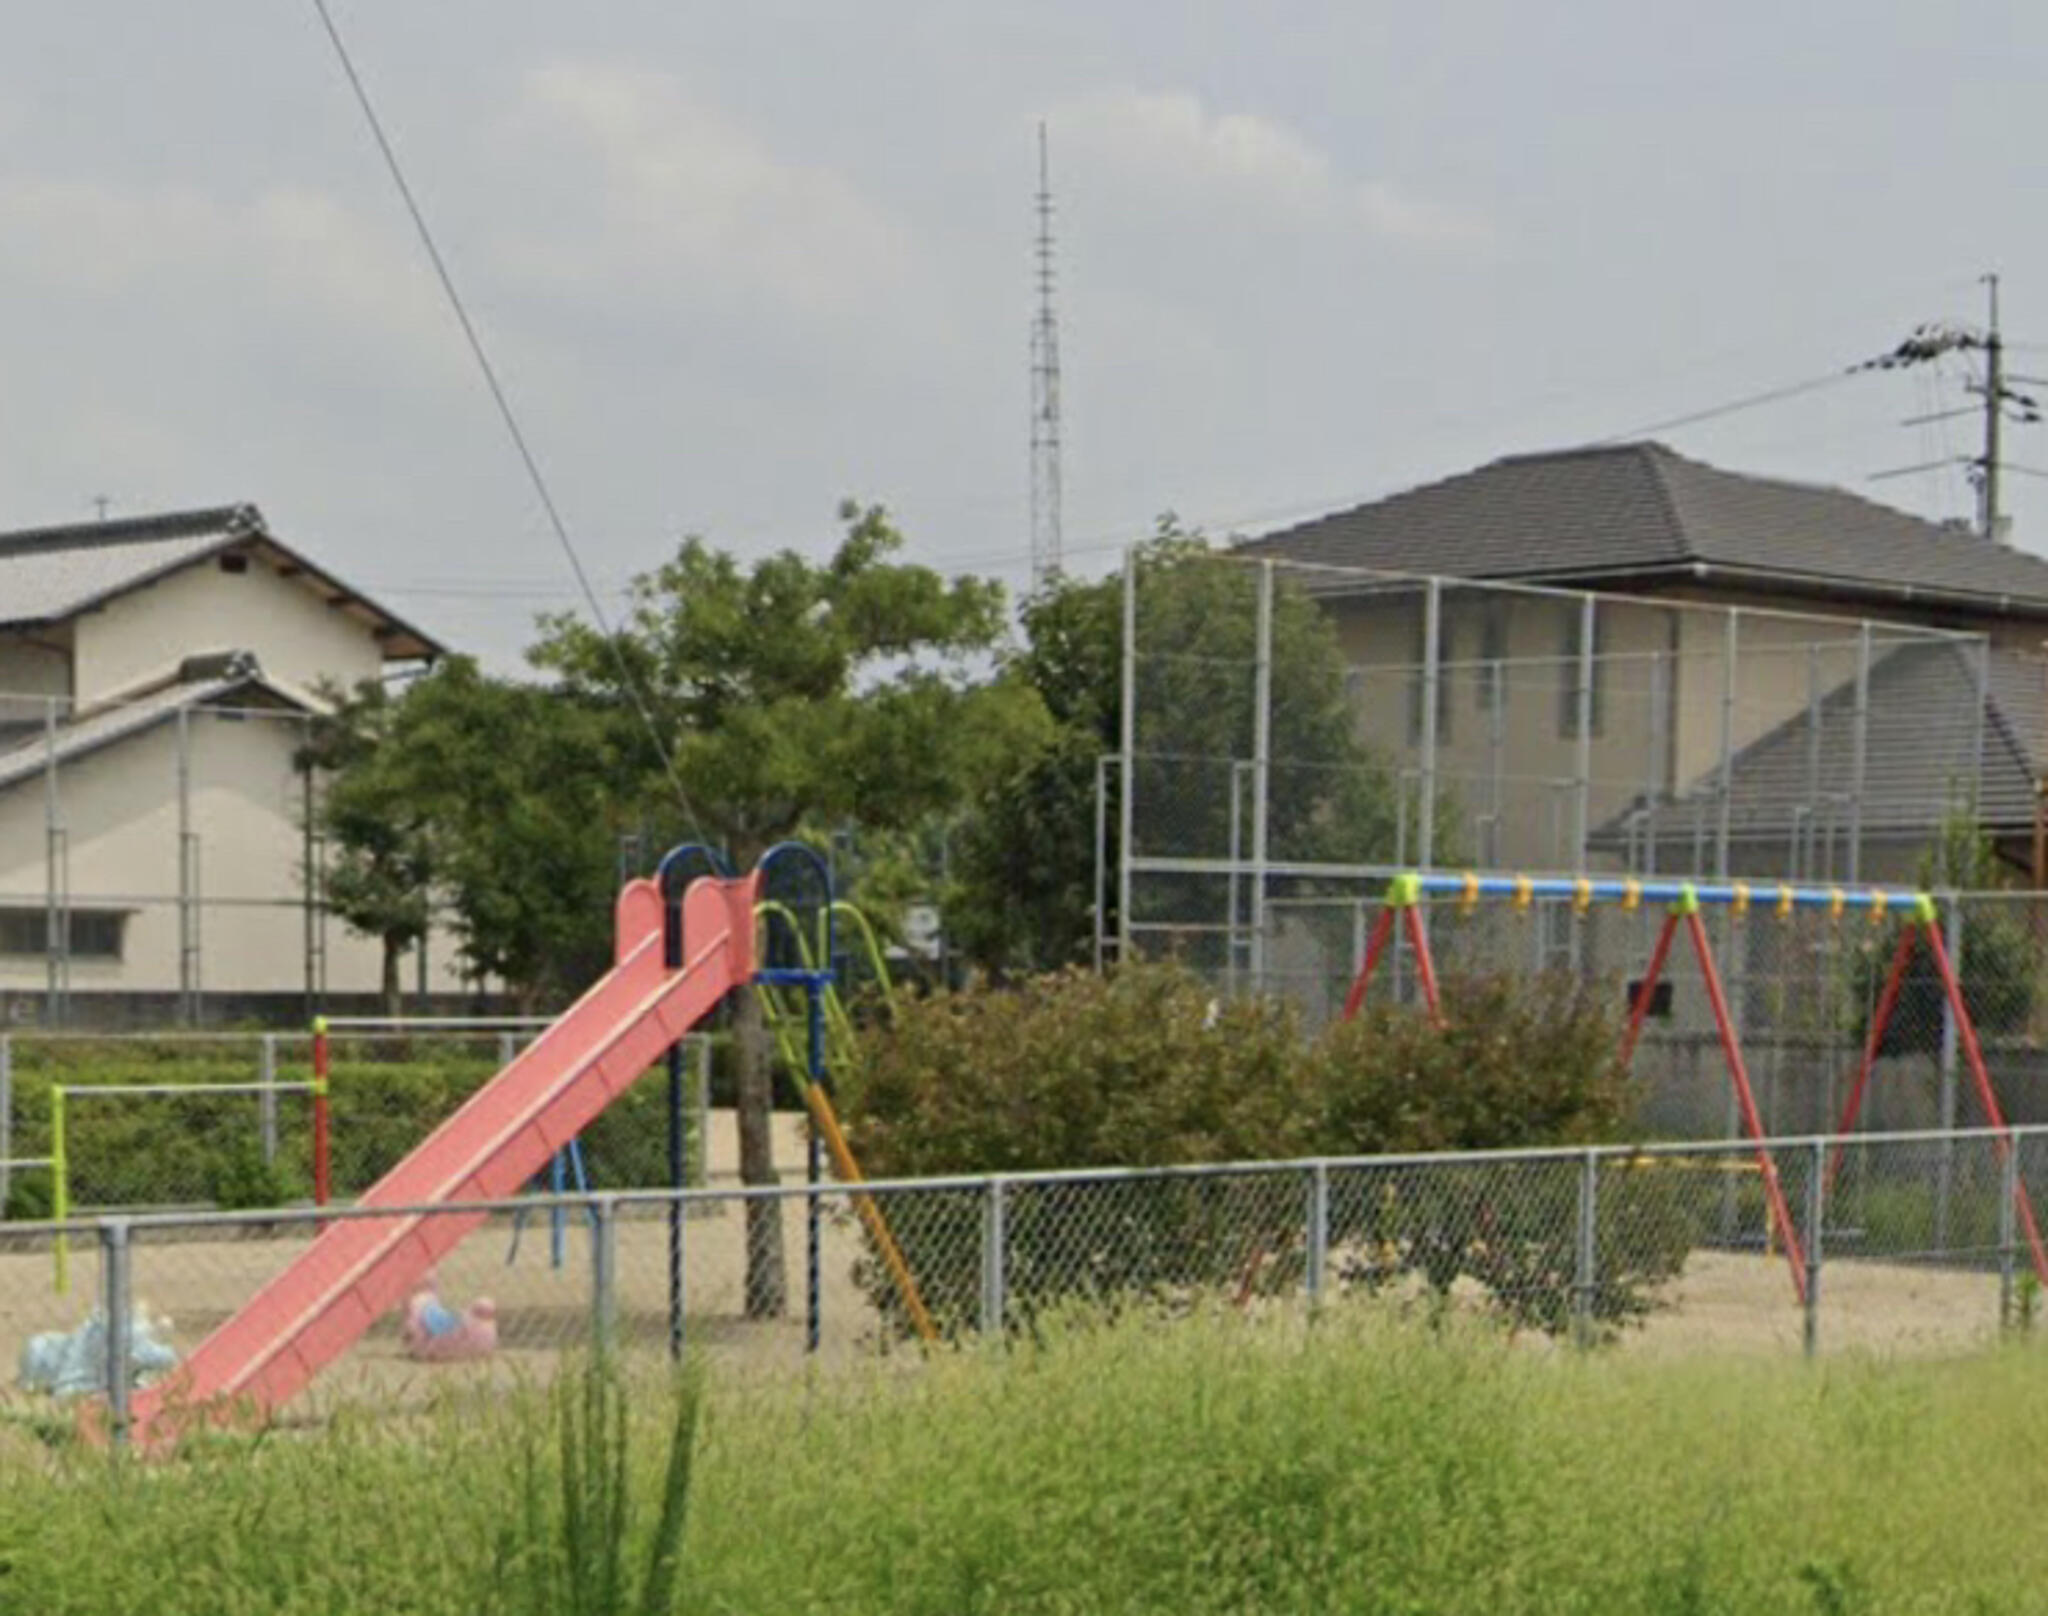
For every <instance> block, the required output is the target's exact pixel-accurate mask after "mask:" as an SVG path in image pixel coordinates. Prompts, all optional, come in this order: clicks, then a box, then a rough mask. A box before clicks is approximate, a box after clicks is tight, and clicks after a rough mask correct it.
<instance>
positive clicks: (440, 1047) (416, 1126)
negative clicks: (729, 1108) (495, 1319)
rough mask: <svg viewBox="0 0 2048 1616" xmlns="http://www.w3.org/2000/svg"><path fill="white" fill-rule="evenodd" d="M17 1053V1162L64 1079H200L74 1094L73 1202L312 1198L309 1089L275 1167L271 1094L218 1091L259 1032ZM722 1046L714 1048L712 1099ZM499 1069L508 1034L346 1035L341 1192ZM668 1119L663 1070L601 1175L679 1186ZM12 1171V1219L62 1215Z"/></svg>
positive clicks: (291, 1076)
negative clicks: (672, 1180)
mask: <svg viewBox="0 0 2048 1616" xmlns="http://www.w3.org/2000/svg"><path fill="white" fill-rule="evenodd" d="M721 1042H722V1041H721ZM13 1050H14V1147H13V1149H14V1155H15V1156H16V1157H17V1158H34V1157H41V1156H44V1155H47V1154H48V1152H49V1146H50V1089H51V1087H52V1085H54V1084H58V1083H62V1084H64V1085H65V1086H66V1087H67V1088H74V1089H75V1088H90V1087H94V1086H99V1085H105V1084H131V1083H165V1084H180V1085H190V1087H191V1090H192V1092H190V1093H186V1094H178V1095H172V1096H151V1097H143V1096H109V1097H107V1098H105V1099H101V1100H95V1099H93V1098H91V1097H90V1096H74V1097H73V1099H72V1101H71V1104H70V1106H69V1108H68V1111H67V1116H66V1133H67V1138H68V1154H69V1158H70V1166H71V1200H72V1205H73V1207H74V1209H82V1210H86V1211H90V1210H91V1209H93V1208H97V1207H115V1206H120V1207H176V1206H219V1207H230V1208H252V1207H266V1206H283V1205H289V1204H291V1203H293V1202H297V1201H304V1200H307V1199H308V1198H310V1196H311V1194H312V1105H311V1099H310V1097H309V1096H308V1095H306V1094H303V1093H285V1094H279V1095H278V1096H277V1155H276V1157H275V1159H274V1160H273V1161H269V1162H266V1161H265V1160H264V1159H263V1152H262V1146H261V1134H260V1129H259V1109H258V1106H259V1102H258V1099H257V1096H255V1095H253V1094H209V1093H207V1092H206V1089H207V1086H208V1085H212V1084H227V1083H248V1082H253V1081H254V1080H255V1078H256V1076H257V1051H256V1046H255V1044H254V1043H253V1042H252V1041H249V1040H232V1041H230V1040H223V1041H221V1042H218V1043H215V1042H211V1041H208V1040H185V1039H176V1040H173V1039H165V1040H162V1041H147V1040H125V1039H124V1040H106V1041H97V1040H87V1039H77V1040H73V1039H65V1040H61V1041H60V1040H38V1039H33V1038H17V1039H16V1040H15V1041H14V1045H13ZM283 1050H284V1053H282V1054H281V1055H280V1059H279V1063H278V1072H277V1077H278V1079H279V1080H280V1081H281V1082H290V1081H303V1080H305V1079H307V1078H309V1077H310V1076H311V1067H310V1056H309V1054H308V1053H307V1051H306V1046H305V1045H304V1044H303V1043H296V1044H286V1045H284V1046H283ZM723 1054H724V1051H723V1050H722V1049H721V1048H720V1047H719V1045H717V1044H715V1045H714V1053H713V1090H714V1098H715V1097H716V1090H717V1088H718V1073H719V1068H720V1067H721V1066H722V1065H724V1064H725V1062H724V1061H723V1059H722V1056H723ZM497 1070H498V1060H497V1049H496V1044H495V1040H492V1041H489V1042H487V1043H486V1042H473V1043H469V1044H467V1045H466V1046H465V1045H461V1044H454V1043H451V1041H448V1040H445V1039H438V1038H437V1039H427V1038H421V1039H417V1040H410V1041H407V1040H397V1039H380V1040H377V1041H375V1042H373V1043H372V1042H364V1041H354V1040H348V1039H341V1038H338V1039H337V1040H336V1042H335V1049H334V1074H333V1081H332V1089H331V1105H332V1124H333V1126H332V1135H331V1139H332V1152H333V1155H332V1165H333V1175H334V1190H335V1193H336V1194H337V1195H338V1196H342V1197H348V1196H353V1195H356V1194H359V1193H360V1192H361V1191H362V1190H364V1189H366V1188H368V1187H369V1186H370V1185H371V1184H373V1183H375V1182H376V1181H377V1179H378V1178H380V1177H382V1176H383V1174H384V1173H385V1172H387V1171H389V1169H390V1168H391V1167H392V1166H394V1165H395V1164H396V1163H397V1162H398V1161H399V1160H400V1159H401V1158H402V1157H403V1156H404V1155H405V1154H406V1153H407V1152H409V1151H410V1150H412V1149H413V1147H414V1146H416V1145H417V1144H418V1143H419V1142H420V1141H421V1140H422V1139H424V1138H425V1137H426V1136H427V1134H428V1133H429V1132H430V1131H431V1130H432V1129H433V1128H434V1127H436V1126H437V1125H438V1124H439V1123H440V1122H441V1121H442V1120H443V1119H445V1118H446V1117H447V1116H448V1115H449V1114H450V1113H451V1112H453V1111H454V1110H455V1109H456V1107H458V1106H459V1105H461V1104H462V1102H463V1101H464V1100H466V1099H468V1098H469V1096H470V1095H471V1094H473V1093H474V1092H475V1091H476V1090H477V1088H478V1087H479V1086H480V1085H482V1084H483V1083H484V1082H486V1081H488V1080H489V1079H490V1078H491V1077H492V1076H493V1075H494V1074H495V1073H496V1071H497ZM667 1116H668V1097H667V1085H666V1084H665V1083H664V1082H663V1081H662V1080H661V1076H660V1073H659V1071H658V1070H657V1071H654V1072H650V1073H648V1074H647V1075H646V1076H645V1077H644V1078H643V1080H642V1081H641V1082H640V1083H639V1084H637V1085H636V1086H635V1087H634V1088H633V1089H632V1090H631V1091H629V1092H628V1093H627V1094H625V1095H624V1096H623V1097H622V1098H621V1099H619V1100H618V1101H617V1102H616V1103H615V1104H614V1105H612V1106H611V1107H610V1108H609V1109H608V1110H606V1112H605V1113H604V1114H603V1115H602V1116H600V1117H599V1118H598V1119H597V1120H596V1121H595V1122H594V1123H593V1124H592V1125H591V1126H590V1128H588V1129H587V1130H586V1131H585V1132H584V1135H583V1156H584V1162H585V1166H586V1169H587V1171H588V1172H589V1175H590V1179H591V1183H592V1186H593V1187H596V1188H605V1189H629V1188H654V1187H660V1186H663V1185H665V1184H666V1183H667V1182H668V1176H669V1175H668V1144H667V1140H668V1123H667ZM696 1148H697V1146H696V1145H695V1144H694V1143H693V1145H692V1149H693V1150H694V1149H696ZM10 1177H11V1182H10V1185H9V1190H8V1197H7V1205H6V1216H7V1217H8V1218H9V1219H24V1218H42V1217H47V1216H49V1211H50V1177H49V1174H48V1173H46V1172H42V1171H38V1170H33V1169H31V1170H16V1171H15V1172H14V1173H12V1174H11V1175H10Z"/></svg>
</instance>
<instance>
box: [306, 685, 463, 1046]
mask: <svg viewBox="0 0 2048 1616" xmlns="http://www.w3.org/2000/svg"><path fill="white" fill-rule="evenodd" d="M323 695H324V696H325V697H326V698H327V699H328V700H329V701H330V702H331V703H332V709H331V711H330V712H328V713H327V714H326V715H324V716H323V717H321V718H320V719H319V720H317V721H316V722H315V724H314V725H313V728H312V732H311V734H310V736H309V737H308V740H307V743H306V745H305V746H304V747H303V748H301V749H300V752H299V755H298V766H299V767H300V769H302V770H307V771H311V772H313V773H314V774H315V775H316V776H317V777H318V778H319V781H320V790H319V795H318V807H317V808H316V810H315V814H316V817H317V820H318V823H319V827H320V830H321V832H322V834H323V835H324V837H325V838H326V841H327V844H328V849H329V852H328V857H327V861H326V863H325V864H324V866H322V868H320V869H319V870H317V871H316V870H312V869H308V870H306V871H305V872H303V878H304V879H305V880H306V881H307V882H308V883H309V884H312V885H313V886H314V887H315V889H316V890H318V891H319V892H321V893H322V895H323V896H324V898H325V900H326V903H327V905H328V907H329V908H330V909H332V910H333V911H334V913H336V914H337V915H339V916H340V917H341V919H342V922H343V923H344V924H345V925H346V926H347V927H348V928H349V929H350V930H351V931H354V932H357V933H360V934H361V935H362V936H365V937H370V938H374V939H375V940H376V941H377V943H378V944H379V945H381V947H382V950H383V965H382V971H381V973H380V982H381V989H382V993H383V998H384V1008H385V1013H386V1014H388V1015H394V1016H395V1015H397V1014H398V1012H399V1009H400V1007H401V1004H402V990H401V986H400V973H399V964H400V961H401V959H402V958H403V956H404V954H405V952H406V950H407V949H409V948H412V947H415V946H417V945H418V943H419V942H420V941H421V939H422V938H424V937H425V936H426V934H427V928H428V926H429V925H430V924H431V923H432V919H433V901H432V888H433V883H434V875H435V866H434V838H433V835H432V830H431V824H430V818H429V814H428V810H427V805H426V804H425V803H424V802H423V801H422V800H421V798H420V797H419V796H418V794H417V793H416V791H415V790H414V789H413V786H412V784H411V782H410V781H409V780H408V779H407V777H406V770H405V768H404V767H403V765H402V762H401V759H400V756H399V752H398V749H397V747H396V746H394V745H393V742H392V737H393V734H394V732H395V730H396V729H397V727H398V723H399V709H400V703H399V702H397V701H395V700H394V699H393V698H392V696H391V694H390V692H388V691H387V690H386V689H385V688H384V687H383V686H382V685H381V684H378V683H377V682H376V681H374V680H366V681H364V682H363V684H361V685H360V686H359V687H358V688H357V689H356V690H355V691H353V692H350V693H347V694H343V693H342V692H339V691H337V690H333V689H328V690H326V691H324V692H323Z"/></svg>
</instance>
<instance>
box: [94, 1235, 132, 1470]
mask: <svg viewBox="0 0 2048 1616" xmlns="http://www.w3.org/2000/svg"><path fill="white" fill-rule="evenodd" d="M128 1257H129V1246H128V1220H127V1219H126V1218H108V1219H106V1220H105V1221H103V1222H102V1223H101V1224H100V1273H101V1277H102V1283H103V1285H104V1297H103V1300H102V1304H101V1305H102V1307H103V1310H104V1313H105V1322H106V1334H105V1340H106V1346H107V1363H106V1374H107V1424H108V1435H109V1437H110V1438H111V1439H112V1442H113V1445H114V1447H115V1448H116V1450H118V1449H120V1448H122V1447H124V1446H126V1444H127V1441H128V1392H129V1374H130V1367H131V1364H132V1361H133V1358H134V1352H133V1344H132V1342H131V1340H130V1329H131V1326H132V1324H133V1313H134V1302H133V1300H132V1298H133V1296H134V1285H133V1283H132V1277H131V1275H130V1274H129V1271H128Z"/></svg>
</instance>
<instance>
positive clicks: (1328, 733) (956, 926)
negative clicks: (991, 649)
mask: <svg viewBox="0 0 2048 1616" xmlns="http://www.w3.org/2000/svg"><path fill="white" fill-rule="evenodd" d="M1137 567H1138V589H1137V610H1138V625H1137V627H1138V635H1139V639H1140V642H1141V644H1142V645H1144V646H1145V647H1147V648H1148V650H1147V654H1145V655H1144V656H1142V657H1140V658H1139V660H1138V664H1137V669H1136V678H1137V700H1138V724H1137V729H1138V736H1137V757H1136V760H1135V762H1134V765H1133V780H1134V791H1133V795H1134V798H1135V803H1134V810H1135V817H1136V825H1135V829H1136V833H1137V836H1138V839H1139V842H1140V844H1141V846H1143V847H1144V848H1145V849H1146V850H1147V851H1150V852H1156V853H1185V854H1189V855H1194V856H1203V857H1211V858H1213V857H1219V856H1221V855H1223V854H1224V853H1225V852H1227V850H1228V849H1229V847H1230V846H1231V830H1230V822H1231V818H1232V811H1233V810H1232V804H1233V796H1235V798H1236V806H1237V815H1238V819H1239V845H1240V846H1241V847H1248V845H1249V843H1248V837H1249V835H1250V831H1249V820H1250V809H1249V797H1250V791H1249V784H1248V777H1247V767H1246V766H1247V765H1248V764H1249V762H1250V760H1251V759H1252V758H1253V756H1254V752H1255V735H1254V727H1255V714H1256V709H1257V699H1256V698H1257V692H1256V685H1255V679H1256V663H1257V619H1258V611H1257V600H1258V589H1259V580H1258V573H1257V571H1256V569H1254V568H1252V567H1249V566H1238V565H1232V564H1229V563H1227V562H1225V561H1223V560H1221V559H1219V558H1218V557H1216V556H1215V555H1214V554H1212V553H1211V552H1210V550H1209V548H1208V546H1207V543H1206V542H1205V541H1204V540H1203V539H1202V537H1201V536H1200V535H1199V534H1191V533H1189V532H1187V531H1185V530H1184V529H1182V528H1181V527H1180V526H1179V524H1178V523H1177V522H1175V521H1174V519H1173V518H1171V517H1167V518H1163V519H1162V520H1161V522H1160V524H1159V528H1158V531H1157V533H1156V534H1155V535H1154V537H1153V539H1152V540H1151V541H1150V542H1149V543H1148V544H1146V545H1145V546H1144V547H1142V548H1141V549H1140V551H1139V553H1138V557H1137ZM1023 621H1024V633H1025V645H1024V647H1023V649H1022V650H1021V651H1019V652H1018V653H1017V654H1016V656H1015V657H1014V658H1013V659H1012V662H1011V669H1012V671H1013V672H1014V674H1015V675H1016V676H1017V677H1019V678H1021V679H1023V680H1024V681H1025V682H1026V683H1028V684H1029V685H1030V686H1031V687H1032V688H1033V689H1034V690H1036V691H1037V692H1038V694H1039V696H1040V698H1041V699H1042V700H1043V702H1044V704H1045V707H1046V711H1047V712H1048V714H1049V715H1050V716H1051V718H1052V720H1053V724H1054V729H1053V731H1052V733H1051V734H1050V735H1049V736H1048V737H1047V739H1046V741H1045V743H1044V744H1043V745H1042V746H1041V747H1039V748H1038V749H1037V750H1036V751H1034V752H1031V753H1028V754H1020V755H1018V756H1017V757H1015V758H1014V759H1013V760H1012V762H1011V764H1010V766H1009V767H1008V768H1007V769H1006V770H1005V771H1004V772H1003V774H1002V775H1001V776H1000V777H999V778H998V779H997V780H996V781H995V782H994V783H993V784H992V786H991V788H990V789H989V790H988V791H987V792H986V793H984V795H983V797H982V799H981V801H980V802H979V803H978V804H977V807H976V811H975V813H974V815H973V817H972V818H971V820H970V822H969V823H968V825H967V826H966V827H965V830H964V833H963V835H962V837H961V839H960V842H959V846H958V849H957V852H958V860H957V864H958V875H959V880H958V884H957V887H956V889H955V893H954V897H953V902H952V905H951V912H950V914H949V917H948V920H949V932H950V934H951V935H952V936H953V937H954V938H955V940H956V941H957V942H958V943H959V944H960V945H961V947H962V948H963V949H964V950H966V951H967V952H968V953H969V954H970V955H971V956H972V957H973V958H975V959H976V960H977V961H979V962H980V963H982V964H983V965H986V966H989V967H991V968H998V969H1001V968H1020V969H1025V970H1047V969H1055V968H1058V967H1060V966H1063V965H1067V964H1072V963H1076V962H1079V961H1081V960H1083V959H1084V958H1086V957H1087V955H1088V953H1089V949H1090V944H1091V941H1092V935H1093V931H1094V924H1095V921H1094V909H1095V904H1096V902H1097V901H1098V900H1097V894H1096V892H1095V890H1094V888H1095V871H1096V813H1097V789H1096V774H1097V770H1098V767H1099V766H1100V760H1101V759H1102V758H1104V757H1106V756H1108V755H1110V754H1113V753H1116V752H1117V751H1119V749H1120V747H1121V744H1122V706H1121V694H1122V676H1123V675H1122V668H1123V580H1122V578H1121V577H1111V578H1106V579H1099V580H1095V581H1092V582H1083V581H1079V580H1075V579H1070V578H1061V579H1057V580H1055V581H1054V582H1053V583H1052V584H1050V585H1049V586H1047V587H1046V588H1045V589H1043V590H1041V591H1040V592H1039V593H1038V594H1036V595H1034V596H1033V597H1032V598H1031V599H1030V600H1029V601H1028V602H1026V604H1025V607H1024V613H1023ZM1272 648H1273V666H1272V720H1271V733H1270V739H1269V745H1270V757H1271V759H1272V764H1271V770H1270V790H1269V801H1270V805H1271V806H1270V816H1269V825H1268V846H1269V849H1270V852H1271V854H1272V856H1273V857H1274V858H1276V859H1290V860H1296V861H1301V862H1325V861H1329V862H1351V863H1357V862H1363V861H1370V860H1384V859H1391V858H1392V857H1393V856H1394V850H1395V845H1396V822H1397V818H1398V813H1399V802H1398V798H1397V795H1396V787H1395V784H1394V781H1393V779H1392V777H1391V775H1390V773H1389V771H1388V769H1387V768H1386V766H1385V764H1384V762H1383V761H1382V760H1381V759H1380V758H1379V757H1378V756H1377V755H1376V754H1375V753H1374V752H1373V750H1372V749H1371V748H1370V747H1369V746H1367V745H1366V744H1365V743H1364V742H1362V741H1361V740H1360V739H1359V738H1358V736H1357V722H1358V720H1357V714H1356V712H1355V711H1354V708H1353V705H1352V703H1351V701H1350V700H1349V699H1348V697H1347V693H1346V688H1345V685H1346V668H1345V662H1344V657H1343V652H1342V649H1341V647H1340V646H1339V644H1338V642H1337V637H1336V633H1335V630H1334V628H1333V627H1332V626H1331V623H1330V621H1329V619H1328V617H1327V616H1326V615H1325V613H1324V612H1323V611H1322V609H1321V608H1320V607H1319V606H1318V605H1317V604H1316V603H1315V602H1314V601H1313V600H1312V599H1310V598H1309V597H1308V596H1307V595H1306V594H1304V593H1303V592H1302V591H1300V590H1299V589H1297V588H1294V587H1292V586H1291V585H1289V584H1288V583H1287V582H1286V581H1285V580H1282V581H1281V582H1280V584H1279V586H1278V588H1277V589H1276V591H1275V595H1274V604H1273V636H1272ZM1118 789H1120V780H1119V777H1118V775H1117V773H1116V771H1114V770H1112V771H1111V774H1110V778H1109V781H1108V791H1109V793H1110V794H1111V796H1112V799H1113V796H1114V793H1115V792H1116V791H1117V790H1118ZM1452 818H1453V813H1452V809H1451V806H1450V805H1449V804H1448V803H1447V802H1444V801H1442V800H1440V802H1439V832H1440V837H1439V839H1440V845H1448V841H1447V839H1446V838H1445V836H1444V834H1443V833H1444V832H1445V831H1446V830H1447V829H1448V827H1449V824H1450V821H1451V819H1452ZM1108 820H1109V831H1108V834H1109V839H1110V843H1111V845H1110V847H1109V849H1108V853H1109V858H1108V865H1109V868H1108V870H1107V871H1106V872H1105V878H1104V882H1103V884H1104V887H1105V889H1106V890H1105V894H1104V895H1103V898H1102V901H1103V902H1104V903H1105V904H1107V902H1108V901H1109V899H1108V897H1107V892H1108V891H1109V890H1113V889H1114V887H1115V885H1116V882H1115V877H1114V870H1115V864H1116V861H1117V859H1118V858H1119V857H1120V850H1119V849H1118V848H1117V847H1116V846H1115V836H1116V820H1117V815H1116V813H1115V811H1114V802H1113V800H1112V803H1111V812H1110V813H1109V815H1108ZM1151 900H1152V907H1151V908H1150V909H1149V910H1148V912H1151V913H1156V914H1164V913H1169V912H1179V913H1181V914H1185V915H1201V914H1205V913H1207V912H1209V911H1212V910H1213V911H1215V912H1216V913H1217V914H1218V916H1219V917H1220V915H1221V912H1222V905H1221V898H1220V888H1219V883H1218V880H1217V878H1215V877H1188V878H1185V879H1184V880H1180V881H1179V882H1178V884H1175V883H1174V882H1173V881H1164V880H1162V881H1159V882H1155V883H1151Z"/></svg>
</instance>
